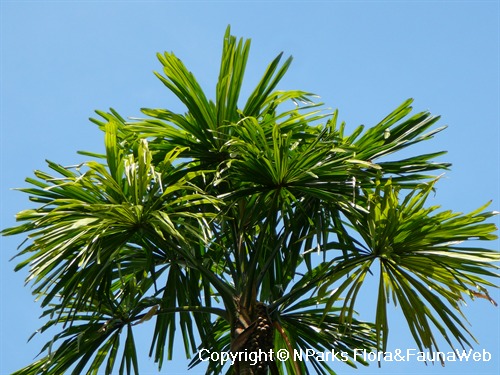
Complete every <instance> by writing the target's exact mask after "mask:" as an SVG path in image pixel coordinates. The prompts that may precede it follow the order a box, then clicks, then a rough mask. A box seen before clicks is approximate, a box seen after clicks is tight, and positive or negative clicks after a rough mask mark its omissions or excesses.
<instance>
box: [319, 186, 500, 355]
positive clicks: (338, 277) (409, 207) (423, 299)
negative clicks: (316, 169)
mask: <svg viewBox="0 0 500 375" xmlns="http://www.w3.org/2000/svg"><path fill="white" fill-rule="evenodd" d="M433 187H434V182H433V183H427V184H424V185H422V186H420V187H419V189H417V190H413V191H412V192H410V193H408V194H407V195H406V196H405V197H404V198H403V199H401V198H400V197H399V196H400V187H399V186H397V185H394V184H393V183H392V182H391V181H390V180H389V181H387V182H386V183H385V184H381V183H378V184H377V186H376V188H375V189H373V190H367V191H366V197H367V200H366V204H367V206H366V211H359V212H357V213H355V214H353V212H352V211H351V212H350V213H347V214H346V216H347V219H348V220H349V226H351V227H352V229H354V231H355V233H357V234H359V236H360V237H361V239H362V242H359V241H356V242H357V243H358V246H359V249H358V250H359V251H356V252H353V253H351V256H350V257H347V258H345V257H339V258H337V260H338V263H336V265H335V269H336V271H335V272H332V277H331V279H329V280H328V283H333V282H334V281H335V282H337V283H338V289H337V290H336V292H335V293H333V294H332V295H331V297H330V302H329V303H330V305H332V304H333V303H335V302H336V301H337V299H338V298H339V297H340V296H344V298H345V301H344V304H343V305H344V307H343V311H342V315H343V317H344V319H345V321H346V323H348V322H349V321H350V319H351V317H352V312H353V309H354V305H355V303H356V297H357V295H358V293H359V291H360V289H361V287H362V285H363V283H364V280H365V278H364V277H365V276H366V274H367V273H368V272H369V270H370V269H371V268H373V267H375V266H376V264H377V263H378V265H379V278H380V280H379V290H378V300H377V307H376V327H377V333H378V334H381V337H382V341H381V345H382V349H385V348H386V345H387V333H388V325H389V322H388V320H387V307H386V306H387V304H388V303H389V302H390V301H391V299H392V300H393V301H394V303H397V304H398V305H399V306H400V307H401V310H402V311H403V313H404V315H405V318H406V321H407V322H408V326H409V328H410V332H411V333H412V335H413V338H414V339H415V342H416V343H417V345H418V347H419V348H420V349H421V350H422V349H424V348H426V349H430V350H438V344H437V340H436V336H435V334H434V330H433V328H432V327H433V326H434V327H435V329H436V330H437V331H438V332H439V333H440V335H442V337H444V339H445V340H446V341H447V342H448V343H449V344H450V346H452V347H454V345H455V342H457V343H458V344H459V345H461V346H463V345H470V342H469V338H470V337H472V335H471V334H470V332H469V331H468V329H467V327H466V326H465V324H464V319H465V318H464V316H463V315H462V312H461V302H462V301H463V299H464V297H465V296H471V297H473V296H474V293H481V294H484V295H486V296H487V295H488V293H487V289H486V288H487V287H495V284H494V283H492V282H491V281H490V280H489V279H488V278H491V277H497V273H496V272H494V271H495V270H496V269H498V266H496V265H495V263H494V262H497V261H498V260H500V255H499V254H498V252H496V251H493V250H489V249H485V248H482V247H472V246H460V243H461V242H463V241H469V240H493V239H496V238H497V237H496V235H494V234H493V232H494V231H495V230H496V227H495V225H494V224H491V223H485V220H487V219H488V218H490V217H492V216H493V215H495V214H496V212H484V209H485V208H486V206H484V207H481V208H479V209H478V210H476V211H474V212H471V213H468V214H462V213H454V212H452V211H442V212H436V211H437V210H438V208H439V207H438V206H431V207H426V206H425V203H426V200H427V198H428V195H429V193H430V192H431V190H432V189H433ZM346 276H347V277H346Z"/></svg>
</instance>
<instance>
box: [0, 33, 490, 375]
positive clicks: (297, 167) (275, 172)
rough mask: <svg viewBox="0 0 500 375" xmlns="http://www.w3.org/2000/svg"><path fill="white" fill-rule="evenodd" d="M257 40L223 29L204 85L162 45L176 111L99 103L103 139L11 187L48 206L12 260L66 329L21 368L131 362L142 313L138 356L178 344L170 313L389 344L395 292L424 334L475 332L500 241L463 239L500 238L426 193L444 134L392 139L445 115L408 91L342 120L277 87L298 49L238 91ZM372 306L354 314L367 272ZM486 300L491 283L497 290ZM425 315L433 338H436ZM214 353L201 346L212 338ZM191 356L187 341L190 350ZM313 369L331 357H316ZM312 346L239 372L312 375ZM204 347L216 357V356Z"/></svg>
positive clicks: (23, 229) (303, 342)
mask: <svg viewBox="0 0 500 375" xmlns="http://www.w3.org/2000/svg"><path fill="white" fill-rule="evenodd" d="M249 47H250V42H249V40H246V41H244V40H237V39H236V38H235V37H233V36H231V35H230V31H229V28H228V30H227V32H226V34H225V36H224V44H223V52H222V60H221V67H220V73H219V79H218V82H217V87H216V97H215V102H213V101H211V100H209V99H207V97H206V95H205V94H204V92H203V90H202V89H201V87H200V85H199V84H198V83H197V81H196V79H195V78H194V77H193V75H192V74H191V73H190V72H189V71H188V70H187V68H186V67H185V66H184V65H183V63H182V62H181V61H180V60H179V59H178V58H177V57H176V56H175V55H174V54H172V53H165V54H163V55H158V58H159V60H160V63H161V64H162V65H163V74H160V73H157V76H158V78H159V79H160V80H161V81H162V82H163V84H164V85H165V86H166V87H167V88H168V89H169V90H170V91H172V92H173V93H174V94H175V95H176V96H177V97H178V98H179V99H180V101H181V102H182V103H183V104H184V105H185V106H186V108H187V112H186V113H184V114H179V113H174V112H171V111H169V110H167V109H142V112H143V113H144V115H145V116H147V117H146V118H145V119H139V120H132V121H125V120H124V119H123V118H122V117H121V116H120V115H119V114H118V113H116V111H114V110H111V111H110V112H107V113H106V112H100V111H98V112H97V113H98V114H99V116H100V119H94V120H93V122H94V123H95V124H97V125H98V127H99V128H100V129H101V130H102V131H103V132H104V133H105V155H97V154H93V153H89V152H85V153H84V154H86V155H89V156H93V157H95V161H89V162H87V163H84V164H82V165H80V166H78V167H77V168H68V167H63V166H61V165H58V164H57V163H53V162H48V166H49V167H50V169H51V170H52V171H53V172H52V174H49V173H45V172H41V171H36V172H35V175H36V178H28V179H27V182H28V183H29V184H31V185H32V187H29V188H23V189H20V190H21V191H24V192H26V193H28V194H29V195H30V199H31V200H32V201H33V202H35V203H37V204H39V206H38V207H37V208H35V209H32V210H27V211H22V212H20V213H19V214H18V217H17V218H18V220H19V221H21V224H19V225H18V226H16V227H13V228H8V229H5V230H4V231H3V234H4V235H12V234H20V233H28V237H29V239H30V241H29V242H28V243H27V245H26V246H25V247H24V248H23V249H22V250H21V251H20V253H19V254H18V256H21V257H22V258H23V260H22V261H21V262H20V263H19V264H18V266H17V268H16V269H21V268H23V267H29V276H28V281H30V282H31V283H32V285H33V286H34V289H33V293H34V294H35V295H36V296H37V297H38V298H39V299H40V301H41V305H42V307H43V308H44V315H45V316H46V318H47V322H46V324H45V325H44V326H43V327H42V328H41V330H40V331H41V332H43V331H45V330H47V329H49V328H51V327H54V326H55V327H60V328H59V329H60V331H59V333H57V334H55V336H54V338H53V339H52V340H50V341H49V342H48V343H47V345H45V346H44V347H43V348H42V352H45V353H46V355H45V356H44V357H42V358H41V359H39V360H37V361H36V362H34V363H33V364H31V365H28V366H27V367H25V368H24V369H21V370H19V371H18V372H17V373H18V374H36V373H47V374H61V373H64V372H66V371H72V372H73V373H75V374H80V373H82V372H87V373H89V374H94V373H97V371H98V369H101V370H102V369H104V372H105V373H107V374H111V373H116V371H117V370H116V369H118V373H120V374H122V373H127V374H128V373H132V372H133V373H139V364H138V357H137V350H136V345H135V341H134V326H135V325H137V324H143V323H144V324H146V322H147V323H150V322H152V323H153V324H154V325H155V327H154V333H153V337H152V341H151V347H150V351H149V354H150V356H152V357H153V358H154V360H155V361H157V362H158V365H159V367H160V368H161V366H162V365H163V363H164V360H165V359H172V353H173V352H172V350H173V347H174V337H175V334H176V329H178V330H180V332H181V334H182V338H183V342H184V346H185V351H186V355H187V356H188V357H190V356H191V355H192V354H193V353H196V352H197V351H198V352H200V351H203V350H208V351H210V352H215V351H218V352H222V351H229V350H232V351H233V352H242V351H246V352H251V351H256V350H259V349H260V350H266V351H267V350H268V349H274V351H275V352H276V351H277V350H279V349H286V350H288V351H290V352H291V351H293V350H294V349H314V350H317V351H325V350H332V349H333V350H336V351H338V352H342V353H345V354H346V355H347V357H346V363H347V364H349V365H351V366H355V365H356V362H359V363H362V364H366V363H365V362H364V361H363V359H361V358H358V357H356V356H355V349H367V350H370V351H376V350H381V351H383V350H385V349H386V347H387V337H388V330H389V321H388V318H387V305H388V304H389V302H390V301H391V300H392V301H394V302H395V303H397V304H398V305H399V306H401V310H402V312H403V314H404V316H405V318H406V321H407V322H408V327H409V330H410V332H411V334H412V335H413V338H414V339H415V342H416V344H417V346H418V347H419V349H421V350H423V349H428V350H438V338H439V337H440V336H441V337H443V338H444V339H445V340H446V341H447V342H448V343H449V345H451V346H452V347H454V346H456V345H457V344H458V345H461V346H464V345H470V340H471V339H472V336H471V334H470V333H469V331H468V330H467V328H466V326H465V325H464V324H463V322H462V321H463V316H462V313H461V301H462V299H463V298H464V297H465V296H470V297H474V296H480V297H485V298H488V299H489V295H488V292H487V289H486V288H487V287H491V286H494V284H493V283H492V282H491V281H489V280H490V278H491V277H496V273H495V270H496V268H497V266H496V265H495V264H494V262H495V261H498V260H499V256H498V253H496V252H494V251H492V250H488V249H485V248H481V247H473V246H472V245H469V246H460V245H459V243H461V242H463V241H467V240H472V239H473V240H493V239H495V238H496V237H495V235H494V234H493V232H494V231H495V229H496V228H495V226H494V225H493V224H490V223H487V222H485V220H487V219H488V218H490V217H491V216H492V215H494V214H495V213H494V212H485V211H484V210H485V207H486V206H485V207H481V208H480V209H478V210H477V211H474V212H471V213H469V214H462V213H454V212H452V211H440V210H439V207H429V206H428V205H426V199H427V197H428V195H429V193H430V192H431V191H433V190H434V187H435V184H436V182H437V179H436V178H435V177H433V173H435V172H439V171H440V170H446V169H447V168H448V167H449V164H447V163H440V162H435V161H433V160H434V159H435V158H437V157H438V156H440V155H442V154H443V152H436V153H431V154H423V155H417V156H413V157H409V158H405V159H402V160H398V159H391V158H390V155H391V154H393V153H395V152H397V151H400V150H403V149H406V148H407V147H409V146H411V145H413V144H415V143H419V142H422V141H425V140H428V139H430V138H432V136H433V135H434V134H436V133H438V132H440V131H441V130H442V129H443V128H442V127H441V128H435V129H433V130H430V129H431V127H432V126H433V125H434V124H435V123H436V122H437V120H438V117H434V116H432V115H431V114H429V113H428V112H422V113H417V114H413V115H412V114H411V111H412V108H411V102H412V101H411V100H407V101H405V102H404V103H402V104H401V105H400V106H399V107H398V108H397V109H395V110H394V111H393V112H391V113H390V114H389V115H388V116H387V117H385V118H384V119H383V120H382V121H380V122H379V123H378V124H376V125H375V126H373V127H371V128H368V129H365V128H364V127H362V126H360V127H358V128H356V129H355V130H354V131H353V132H352V133H347V130H346V127H345V124H344V123H339V122H338V120H337V118H338V114H337V112H336V111H335V112H334V113H327V112H325V111H324V109H323V107H322V105H321V104H320V103H316V102H314V101H313V99H314V95H312V94H310V93H307V92H303V91H278V90H277V89H276V88H277V85H278V83H279V81H280V79H281V78H282V77H283V75H284V74H285V73H286V71H287V69H288V67H289V65H290V63H291V58H289V59H287V60H286V61H285V62H283V63H281V60H282V56H281V55H279V56H278V57H276V58H275V59H274V60H273V61H272V62H271V63H270V64H269V66H268V68H267V70H266V71H265V73H264V75H263V77H262V79H261V80H260V82H259V83H258V85H257V86H256V88H255V89H254V90H253V92H252V93H251V94H250V96H249V97H248V99H247V100H246V103H245V104H244V105H240V103H241V98H240V95H239V94H240V89H241V86H242V82H243V76H244V72H245V65H246V62H247V57H248V53H249ZM371 272H374V273H375V274H376V275H377V277H378V279H379V281H378V282H379V284H378V296H377V304H376V306H375V321H374V322H363V321H360V320H359V319H357V318H356V313H355V306H356V300H357V296H358V294H359V291H360V289H361V287H362V286H363V283H364V281H365V278H366V276H367V274H368V273H371ZM490 301H491V302H492V303H494V301H492V300H491V299H490ZM436 332H437V333H438V336H437V337H436ZM205 352H206V351H205ZM200 362H201V359H200V356H195V357H194V359H193V361H192V363H191V365H192V366H194V365H197V364H199V363H200ZM311 366H312V368H314V371H316V372H317V373H333V371H332V369H331V368H330V366H329V365H328V362H321V361H318V360H317V359H315V358H312V362H311ZM312 368H311V367H307V366H306V365H305V362H300V361H294V360H293V358H290V359H289V360H287V361H283V362H279V361H273V360H270V359H269V358H267V360H262V361H257V362H256V363H254V362H251V361H248V360H237V361H236V362H235V364H234V365H233V366H232V367H231V368H227V369H228V370H229V371H234V372H235V373H241V374H266V373H268V371H271V373H273V374H278V373H295V374H301V373H309V371H311V370H312ZM223 370H224V369H223V367H222V365H221V364H220V363H217V362H208V368H207V373H220V372H222V371H223Z"/></svg>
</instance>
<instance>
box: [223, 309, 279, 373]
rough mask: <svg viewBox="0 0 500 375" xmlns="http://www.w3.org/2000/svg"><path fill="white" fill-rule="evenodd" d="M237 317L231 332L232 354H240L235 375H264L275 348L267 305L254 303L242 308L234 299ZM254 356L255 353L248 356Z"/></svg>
mask: <svg viewBox="0 0 500 375" xmlns="http://www.w3.org/2000/svg"><path fill="white" fill-rule="evenodd" d="M236 303H237V311H238V316H236V317H235V318H236V319H235V322H234V324H233V329H232V341H231V351H232V352H238V353H241V356H240V357H239V358H238V359H240V360H238V361H236V363H235V365H234V370H233V373H234V374H235V375H267V373H268V368H269V365H270V362H271V361H270V359H271V358H270V355H269V354H270V351H271V350H272V349H273V348H274V327H273V324H272V321H271V318H270V317H269V314H268V311H267V306H266V305H265V304H264V303H262V302H256V303H255V304H254V306H253V308H252V307H250V308H249V309H245V308H244V307H243V306H241V305H240V303H239V300H236ZM251 353H254V354H251Z"/></svg>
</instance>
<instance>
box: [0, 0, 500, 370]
mask: <svg viewBox="0 0 500 375" xmlns="http://www.w3.org/2000/svg"><path fill="white" fill-rule="evenodd" d="M0 10H1V19H0V24H1V75H0V80H1V81H0V86H1V108H0V116H1V117H0V120H1V164H0V168H1V180H0V194H1V209H0V217H1V223H0V224H1V225H0V226H1V227H2V228H5V227H7V226H12V225H13V224H14V215H15V213H16V212H18V211H20V210H22V209H25V208H29V207H31V206H32V205H31V204H30V202H28V200H27V196H25V195H24V194H22V193H19V192H15V191H12V190H10V189H11V188H13V187H22V186H25V185H24V182H23V181H24V178H25V177H27V176H31V175H32V172H33V170H35V169H44V170H46V167H45V163H44V160H45V159H50V160H53V161H56V162H58V163H61V164H64V165H69V164H77V163H78V162H81V161H83V160H84V159H85V158H84V157H82V156H79V155H77V154H76V151H77V150H89V151H96V152H100V151H102V150H103V135H102V133H101V132H100V131H98V129H97V128H96V127H95V126H94V125H92V124H91V123H90V122H89V121H88V118H89V117H91V116H93V111H94V110H95V109H102V110H106V109H108V108H109V107H113V108H115V109H116V110H118V111H119V112H120V113H121V114H122V115H124V116H131V117H133V116H138V115H140V112H139V108H141V107H163V108H170V109H174V110H182V107H180V106H179V104H178V103H177V102H176V101H175V100H174V99H173V97H172V96H171V95H169V94H168V93H167V92H166V90H165V88H164V87H163V85H162V84H161V83H160V82H159V81H158V80H157V79H156V78H155V77H154V75H153V74H152V71H153V70H158V69H160V65H159V63H158V62H157V60H156V57H155V54H156V52H163V51H165V50H166V51H174V52H175V53H176V54H177V56H179V57H180V58H181V59H182V60H183V61H184V62H185V63H186V65H187V66H188V67H189V68H190V69H191V70H192V71H193V72H194V74H195V75H196V77H197V78H198V80H199V81H200V82H201V84H202V85H203V87H204V88H205V89H206V91H207V92H209V93H213V92H214V82H215V79H216V77H217V74H218V63H219V57H220V53H221V43H222V36H223V33H224V30H225V28H226V26H227V25H228V24H231V25H232V31H233V33H234V34H236V35H237V36H243V37H246V38H251V39H252V50H251V55H250V61H249V68H248V75H247V77H246V78H247V84H248V86H247V87H251V86H252V85H253V84H255V83H256V80H257V79H258V78H259V77H260V75H261V74H262V72H263V69H264V68H265V67H266V65H267V63H268V62H269V61H270V59H272V58H273V57H274V56H275V55H277V54H278V53H279V52H281V51H284V52H285V54H286V55H293V56H294V62H293V64H292V67H291V69H290V71H289V72H288V74H287V77H286V78H285V79H284V81H283V83H282V85H281V86H280V87H281V88H283V89H294V88H297V89H303V90H307V91H311V92H314V93H317V94H319V95H320V96H321V98H322V100H323V101H324V102H325V103H326V104H327V105H328V106H331V107H332V108H339V110H340V117H341V119H342V120H345V121H346V122H347V124H348V125H349V127H350V128H351V129H353V128H354V127H355V126H356V125H359V124H361V123H363V124H366V125H372V124H374V123H376V122H377V121H378V120H380V119H381V118H383V117H384V115H385V114H387V113H388V112H390V111H391V110H392V109H393V108H395V107H396V106H397V105H398V104H400V103H401V102H402V101H403V100H405V99H406V98H409V97H413V98H415V109H416V110H417V111H420V110H429V111H431V112H432V113H433V114H439V115H442V119H441V122H440V123H441V125H444V124H447V125H449V128H448V129H447V130H446V131H445V132H443V133H440V134H439V135H438V136H437V137H436V138H435V139H434V140H432V141H430V142H428V143H427V144H426V145H425V147H423V148H421V149H419V151H420V150H423V151H438V150H443V149H444V150H448V151H449V154H448V155H447V156H446V157H444V158H443V160H446V161H450V162H452V163H453V169H452V171H451V172H449V173H447V174H446V176H445V177H444V178H443V179H442V180H441V181H440V183H439V184H438V191H437V194H436V196H435V198H433V202H432V203H435V204H441V205H442V206H443V207H444V208H446V209H448V208H450V209H453V210H455V211H469V210H472V209H474V208H477V207H478V206H480V205H482V204H483V203H485V202H486V201H488V200H493V204H492V206H491V207H492V209H495V210H500V193H499V191H500V183H499V174H500V173H499V164H500V158H499V148H500V147H499V146H500V137H499V127H500V126H499V123H500V122H499V102H500V98H499V87H500V85H499V29H500V27H499V17H500V12H499V2H498V1H350V2H349V1H305V0H304V1H183V2H181V1H142V2H139V1H2V2H1V9H0ZM497 225H498V219H497ZM0 241H1V252H0V267H1V270H0V281H1V284H0V293H1V296H0V304H1V309H0V374H2V375H3V374H9V373H11V372H12V371H14V370H16V369H18V368H20V367H22V366H24V365H27V364H28V363H30V362H31V361H32V360H33V358H34V357H35V355H36V354H37V353H38V350H39V349H40V348H41V344H42V343H44V342H46V341H47V340H49V338H50V336H49V335H44V336H42V337H41V339H40V338H36V339H34V340H33V341H32V342H30V343H28V344H27V343H26V340H27V339H28V337H29V336H30V335H31V333H32V332H33V331H35V330H36V329H37V328H39V327H40V326H41V325H42V324H43V323H42V321H40V320H39V319H38V317H39V315H40V314H41V310H40V308H39V306H38V304H37V303H36V302H34V301H33V296H32V295H31V293H30V290H29V288H28V287H24V278H25V276H26V274H25V272H19V273H14V272H13V267H14V265H15V262H9V259H10V258H11V257H12V256H13V255H14V254H15V253H16V247H17V246H18V245H19V244H20V242H21V241H22V238H21V237H17V238H10V237H9V238H1V239H0ZM488 245H489V246H491V247H495V248H497V249H498V247H499V243H498V241H496V242H495V243H489V244H488ZM491 294H492V297H493V298H494V299H496V300H497V301H499V302H500V297H499V293H498V291H492V293H491ZM367 301H368V300H367ZM467 305H468V306H467V307H466V308H465V309H464V311H465V313H466V314H467V316H468V318H469V321H470V323H471V325H472V327H471V329H472V332H474V334H475V336H476V337H477V339H478V341H479V344H477V345H475V349H477V350H480V351H481V350H483V349H484V350H487V351H489V352H491V353H492V359H491V361H490V362H477V363H473V362H467V363H448V364H447V365H446V367H441V366H440V365H434V366H432V365H429V366H425V365H423V364H421V363H417V362H411V363H397V364H396V363H393V364H387V363H386V364H384V365H383V367H382V369H377V367H376V364H372V366H370V367H369V368H363V369H361V370H359V371H353V370H351V369H350V368H349V367H347V366H344V365H342V364H339V365H336V366H334V368H335V369H336V370H337V371H338V373H340V374H350V373H358V374H389V373H390V374H397V373H405V374H471V373H474V374H497V373H499V372H500V331H499V321H500V315H499V308H494V307H493V306H492V305H491V304H489V303H488V302H487V301H486V300H476V301H474V302H472V301H469V300H468V301H467ZM358 310H360V311H361V313H362V315H363V316H367V317H369V316H371V314H372V313H373V310H374V306H373V305H372V304H371V303H369V302H366V303H365V304H362V305H360V306H358ZM393 322H394V323H393V325H392V330H391V339H390V346H391V348H390V349H391V350H394V349H396V348H401V349H403V350H406V349H408V348H415V344H414V343H413V342H412V341H411V339H410V338H409V335H408V333H407V330H406V326H405V325H404V322H403V320H401V317H400V315H399V311H398V310H397V309H395V310H394V320H393ZM147 333H148V332H147V328H146V330H145V331H144V332H141V333H140V334H139V337H138V338H139V341H140V344H139V345H138V346H139V347H140V348H141V349H140V350H139V352H140V353H141V354H140V367H141V369H142V370H143V372H142V373H143V374H154V373H156V372H155V365H154V364H153V362H152V361H151V360H150V359H149V358H148V357H147V352H148V349H149V341H148V339H147ZM443 349H447V348H445V347H443ZM175 354H176V359H175V361H173V362H171V363H167V364H166V365H165V367H164V369H163V370H162V373H169V374H174V373H175V374H188V373H189V374H198V373H202V371H201V368H200V369H197V370H193V371H191V372H188V371H187V367H186V361H185V360H184V359H183V355H184V354H183V349H182V348H179V350H177V351H176V352H175Z"/></svg>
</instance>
